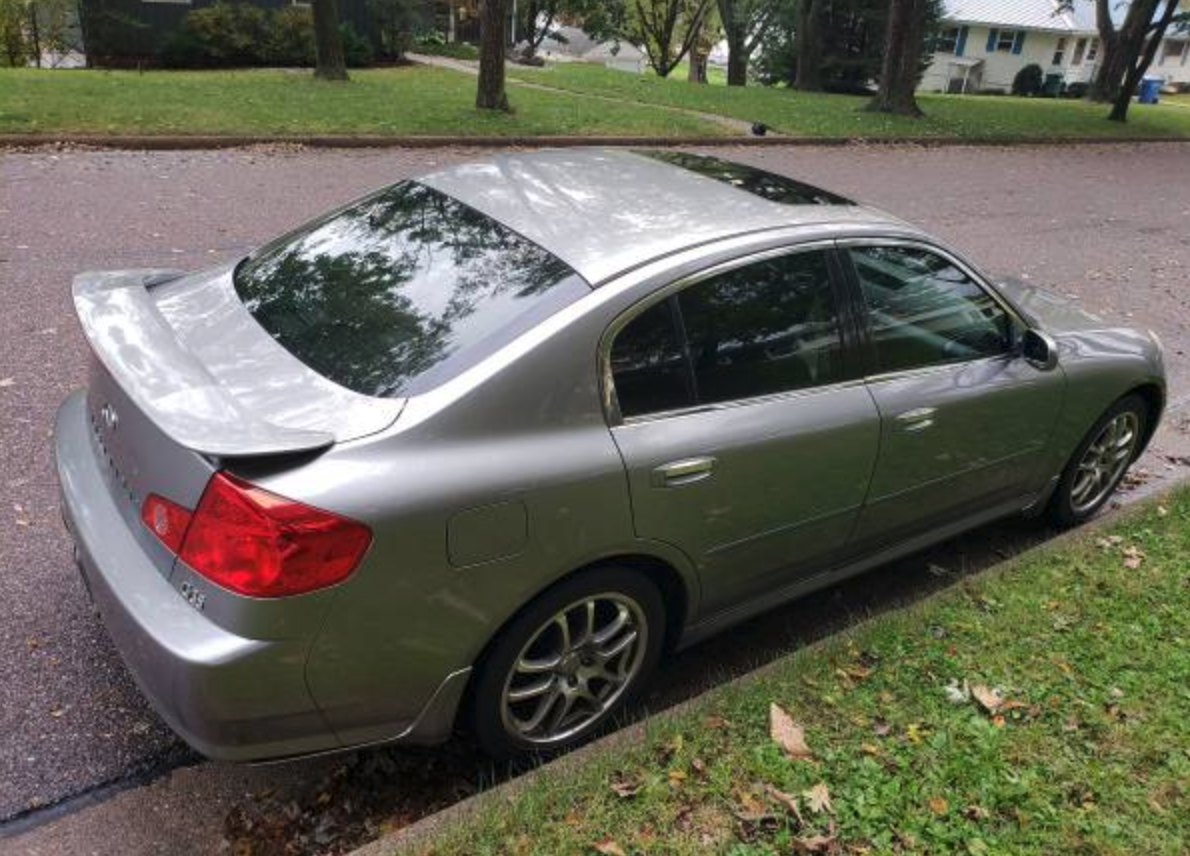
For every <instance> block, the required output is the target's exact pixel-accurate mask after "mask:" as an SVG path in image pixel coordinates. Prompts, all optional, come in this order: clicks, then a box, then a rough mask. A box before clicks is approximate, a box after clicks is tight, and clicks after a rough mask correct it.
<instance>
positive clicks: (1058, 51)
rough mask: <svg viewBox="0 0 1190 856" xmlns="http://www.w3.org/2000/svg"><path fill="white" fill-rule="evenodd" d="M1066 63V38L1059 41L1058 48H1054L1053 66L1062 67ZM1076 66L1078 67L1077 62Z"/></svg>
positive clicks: (1063, 37)
mask: <svg viewBox="0 0 1190 856" xmlns="http://www.w3.org/2000/svg"><path fill="white" fill-rule="evenodd" d="M1065 61H1066V37H1065V36H1062V37H1061V38H1060V39H1058V46H1057V47H1056V48H1054V61H1053V62H1052V63H1051V65H1061V64H1062V63H1063V62H1065ZM1075 65H1078V63H1077V62H1076V63H1075Z"/></svg>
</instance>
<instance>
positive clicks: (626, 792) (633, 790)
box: [612, 779, 643, 800]
mask: <svg viewBox="0 0 1190 856" xmlns="http://www.w3.org/2000/svg"><path fill="white" fill-rule="evenodd" d="M642 787H643V785H642V784H641V783H640V782H639V781H637V782H627V781H624V780H622V779H617V780H616V781H614V782H612V792H613V793H615V795H616V796H618V797H619V798H620V799H625V800H626V799H631V798H632V797H634V796H636V795H637V794H638V793H640V789H641V788H642Z"/></svg>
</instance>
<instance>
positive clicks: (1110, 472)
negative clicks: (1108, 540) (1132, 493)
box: [1049, 395, 1149, 527]
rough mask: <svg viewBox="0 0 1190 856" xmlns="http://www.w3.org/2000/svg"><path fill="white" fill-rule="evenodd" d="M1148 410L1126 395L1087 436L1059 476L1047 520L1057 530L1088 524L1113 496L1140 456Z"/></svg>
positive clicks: (1136, 399) (1104, 415)
mask: <svg viewBox="0 0 1190 856" xmlns="http://www.w3.org/2000/svg"><path fill="white" fill-rule="evenodd" d="M1148 422H1149V408H1148V405H1147V404H1146V403H1145V400H1144V399H1143V398H1141V397H1140V396H1139V395H1126V396H1124V397H1123V398H1121V399H1120V400H1119V401H1117V402H1116V403H1115V404H1113V405H1112V406H1111V407H1110V408H1108V410H1107V412H1106V413H1104V414H1103V416H1101V417H1099V421H1097V422H1096V423H1095V425H1094V426H1093V427H1092V428H1091V430H1090V431H1089V432H1087V436H1086V437H1084V438H1083V441H1082V443H1080V444H1079V447H1078V448H1077V449H1076V450H1075V452H1074V454H1073V455H1072V456H1071V458H1070V462H1069V463H1068V464H1067V465H1066V469H1065V470H1064V471H1063V472H1062V478H1061V479H1060V480H1059V482H1058V487H1057V489H1056V490H1055V491H1054V496H1053V498H1052V499H1051V500H1050V506H1049V517H1050V519H1051V520H1052V521H1053V522H1054V523H1056V524H1057V525H1059V526H1062V527H1070V526H1077V525H1079V524H1080V523H1083V522H1085V521H1087V520H1089V519H1090V518H1091V517H1093V516H1094V515H1095V513H1096V512H1098V511H1099V509H1100V508H1102V507H1103V504H1104V503H1106V502H1107V500H1108V499H1109V498H1110V497H1111V495H1112V494H1113V493H1115V491H1116V488H1117V487H1119V485H1120V482H1121V481H1122V480H1123V478H1124V473H1126V472H1127V471H1128V467H1129V465H1131V464H1132V462H1133V461H1134V460H1135V459H1136V457H1137V456H1138V455H1139V454H1140V450H1141V444H1142V443H1143V441H1144V437H1145V436H1146V433H1145V432H1146V431H1147V430H1148Z"/></svg>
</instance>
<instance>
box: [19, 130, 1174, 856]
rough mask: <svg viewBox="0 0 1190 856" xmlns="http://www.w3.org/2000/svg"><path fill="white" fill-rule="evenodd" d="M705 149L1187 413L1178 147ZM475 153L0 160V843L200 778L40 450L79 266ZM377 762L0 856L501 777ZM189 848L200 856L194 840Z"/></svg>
mask: <svg viewBox="0 0 1190 856" xmlns="http://www.w3.org/2000/svg"><path fill="white" fill-rule="evenodd" d="M708 151H715V152H716V153H720V154H725V155H727V156H729V157H733V158H736V159H738V160H743V161H748V162H751V163H755V164H758V165H762V166H765V167H767V168H770V169H774V170H777V171H781V172H787V173H789V174H792V175H795V176H797V177H799V178H803V179H806V180H809V181H812V182H815V183H820V184H823V185H825V186H828V187H831V188H832V189H835V190H838V191H841V192H843V193H846V194H850V195H853V196H855V197H857V198H860V199H863V200H865V201H869V202H872V203H874V204H876V205H878V206H880V207H883V208H886V209H889V210H892V211H895V212H896V213H897V214H898V215H900V216H903V217H905V218H906V219H909V220H913V221H915V222H919V223H922V224H923V225H925V226H927V227H928V228H930V229H932V230H933V231H934V232H936V233H938V234H939V235H941V236H942V237H944V238H946V239H947V240H949V241H951V242H953V243H954V244H955V245H956V246H958V247H961V248H964V249H965V250H966V251H967V252H968V253H969V255H970V257H971V258H972V259H973V260H974V261H976V262H977V263H978V264H980V265H981V266H982V267H984V268H985V269H986V270H989V271H993V272H999V273H1004V274H1010V275H1014V276H1024V277H1027V278H1029V279H1031V280H1033V281H1035V282H1040V283H1046V284H1050V285H1053V286H1055V287H1056V288H1057V290H1058V291H1060V292H1062V293H1065V294H1067V295H1070V296H1073V297H1075V298H1077V299H1078V300H1079V301H1080V303H1081V304H1082V305H1084V306H1085V307H1087V308H1088V309H1091V310H1093V311H1096V312H1100V313H1102V314H1103V315H1105V316H1107V317H1108V318H1110V319H1113V320H1119V321H1126V322H1128V323H1131V324H1134V325H1137V326H1144V327H1150V328H1152V329H1154V330H1156V331H1157V332H1158V333H1159V335H1160V336H1161V337H1162V339H1163V340H1164V341H1165V343H1166V347H1167V350H1168V354H1169V360H1170V366H1169V368H1170V373H1171V398H1172V399H1174V400H1175V401H1185V400H1186V399H1187V398H1190V364H1188V362H1187V360H1186V357H1185V354H1186V349H1187V348H1188V347H1190V305H1188V298H1187V297H1186V294H1187V291H1186V285H1187V280H1188V279H1190V229H1188V228H1187V223H1190V183H1188V182H1186V181H1184V180H1182V181H1179V180H1178V177H1180V176H1184V175H1185V164H1186V157H1187V154H1188V153H1190V152H1188V147H1187V146H1186V145H1179V144H1167V145H1144V146H1128V145H1124V146H1086V147H1079V146H1073V147H1066V148H1057V147H1037V148H1014V149H1007V148H987V149H982V148H970V147H960V148H930V149H925V148H918V147H886V146H879V147H846V148H796V149H777V148H772V149H746V148H732V147H725V148H718V149H708ZM476 154H477V153H476V152H475V151H474V150H466V149H450V150H435V151H425V150H378V151H364V150H360V151H317V152H314V151H306V150H300V149H288V148H285V147H263V148H260V149H247V150H224V151H210V152H153V153H127V152H109V151H105V152H70V151H63V152H52V151H40V152H31V153H15V154H14V153H9V154H0V283H2V284H3V290H2V292H0V300H2V301H3V304H2V311H0V413H3V419H0V450H2V451H0V484H2V485H3V488H4V490H5V492H6V497H5V502H4V504H3V506H0V570H2V571H3V572H4V575H5V580H6V597H5V598H4V599H3V601H2V602H0V685H2V686H4V687H5V692H4V694H3V698H4V702H3V705H0V824H2V823H3V822H4V821H6V820H11V819H13V818H15V817H18V816H20V815H23V814H26V813H28V812H30V811H32V810H36V809H38V808H39V807H41V806H46V805H50V804H54V803H58V802H60V801H62V800H67V799H70V798H72V797H76V796H77V795H80V794H85V793H88V792H90V791H92V790H93V789H95V788H96V787H98V786H100V785H103V784H104V783H111V782H116V783H129V782H136V781H137V780H138V779H137V777H139V776H152V775H156V774H161V773H166V772H167V771H169V770H173V769H175V768H178V767H179V766H182V765H187V764H197V761H196V759H194V758H193V757H192V756H190V755H189V753H188V752H187V751H186V750H185V749H184V748H183V747H181V746H180V745H179V744H178V743H177V741H176V739H175V738H174V737H173V736H172V735H171V734H170V733H169V732H168V730H167V729H165V727H164V726H163V725H162V724H161V723H160V722H159V720H158V719H157V717H156V716H155V715H154V714H153V713H152V711H151V710H149V709H148V707H147V705H146V704H145V703H144V701H143V700H142V699H141V698H140V696H139V694H138V693H137V691H136V689H135V687H133V685H132V683H131V681H130V680H129V679H128V677H127V675H126V672H125V671H124V668H123V666H122V665H121V664H120V662H119V659H118V657H117V656H116V655H115V653H114V651H113V650H112V648H111V646H110V644H109V643H108V641H107V639H106V636H105V635H104V632H103V629H102V627H101V625H100V624H99V623H98V621H97V620H96V619H95V617H94V616H93V615H92V613H91V611H90V608H89V607H88V605H87V602H86V599H85V596H84V592H83V589H82V586H81V584H80V583H79V582H78V580H77V578H76V576H75V573H74V570H73V566H72V564H71V560H70V547H69V542H68V539H67V537H66V535H65V533H64V531H63V530H62V527H61V524H60V522H59V514H58V507H57V498H56V485H55V483H54V479H53V475H52V462H51V454H50V439H49V430H50V425H51V424H52V417H53V412H54V409H55V408H56V406H57V404H58V402H59V401H60V400H61V399H62V398H63V397H65V395H66V394H67V393H68V392H69V391H70V390H71V389H73V388H75V387H77V386H79V385H81V384H82V383H83V382H84V370H85V365H86V353H85V346H84V344H83V342H82V340H81V336H80V335H79V333H78V331H77V329H76V326H75V324H74V321H73V319H72V316H71V313H70V306H69V282H70V278H71V276H73V275H74V274H75V273H77V272H78V271H80V270H84V269H88V268H110V267H134V266H170V267H175V266H176V267H183V268H189V267H199V266H205V265H208V264H213V263H215V262H217V261H221V260H224V259H228V258H231V257H234V256H236V255H237V254H240V253H242V252H244V251H245V250H246V249H247V248H249V247H250V246H252V245H254V244H256V243H258V242H260V241H262V240H264V239H266V238H268V237H271V236H272V235H274V234H276V233H278V232H280V231H282V230H284V229H287V228H289V227H290V226H293V225H295V224H296V223H298V222H300V221H302V220H303V219H305V218H307V217H309V216H312V215H314V214H316V213H319V212H321V211H322V210H324V209H326V208H328V207H330V206H332V205H336V204H339V203H341V202H343V201H346V200H347V199H350V198H352V197H353V196H356V195H359V194H361V193H362V192H364V191H365V190H367V189H369V188H372V187H374V186H376V185H379V184H383V183H387V182H391V181H396V180H399V179H401V178H404V177H406V176H409V175H413V174H416V173H417V172H420V171H423V170H427V169H431V168H433V167H435V166H439V165H442V164H445V163H449V162H455V161H458V160H461V159H464V158H467V157H471V156H475V155H476ZM1187 433H1190V418H1188V416H1187V414H1186V413H1185V412H1178V413H1174V414H1172V415H1171V418H1170V419H1169V420H1167V423H1166V425H1165V426H1164V428H1163V430H1162V432H1161V434H1160V435H1159V437H1158V439H1157V442H1156V444H1155V446H1154V448H1153V449H1152V450H1151V451H1150V453H1149V454H1148V455H1147V456H1146V458H1145V460H1144V461H1143V462H1142V464H1141V468H1142V473H1144V474H1142V475H1141V476H1140V478H1139V479H1138V482H1143V483H1144V484H1142V485H1139V487H1140V488H1141V490H1142V491H1143V490H1145V489H1148V488H1151V487H1154V486H1156V485H1159V484H1161V483H1163V482H1166V481H1169V480H1171V479H1173V478H1175V477H1177V476H1179V475H1182V474H1184V473H1185V472H1186V471H1187V468H1186V466H1185V464H1186V462H1187V461H1188V460H1190V458H1187V457H1186V456H1187V454H1188V453H1190V442H1188V441H1187ZM1043 536H1044V533H1040V532H1038V530H1036V529H1035V528H1030V527H1024V526H1021V525H1019V524H1014V523H1008V524H1004V525H1002V526H998V527H992V528H991V529H988V530H981V532H979V533H975V534H974V535H971V536H967V537H966V538H963V539H959V540H958V541H956V542H952V543H951V544H949V545H946V546H945V547H944V548H941V549H940V550H937V551H931V553H930V554H928V555H924V556H920V557H914V559H912V560H909V561H908V562H906V563H902V565H903V566H902V565H898V567H897V568H895V569H893V568H890V569H887V572H884V573H879V574H875V575H872V576H870V577H868V578H866V579H865V580H861V581H860V582H859V583H853V584H851V585H848V586H845V587H843V588H841V589H838V590H834V591H832V592H825V593H822V594H821V595H818V596H815V597H814V598H811V599H809V600H807V601H803V602H802V603H800V604H796V605H794V606H792V607H790V608H788V609H783V610H779V611H778V612H776V613H774V614H772V615H770V616H767V617H766V618H764V619H762V620H760V621H759V622H757V623H756V624H755V625H750V626H749V628H748V629H747V632H746V633H743V632H737V633H735V634H732V635H729V636H728V637H724V638H723V639H721V640H720V641H719V643H718V644H714V643H713V642H712V643H711V644H708V645H704V646H699V647H697V648H695V649H693V650H692V652H690V653H689V654H688V655H685V656H684V657H682V658H681V659H679V660H678V662H676V663H675V664H674V666H673V668H672V669H670V670H668V673H669V674H668V676H667V680H666V681H665V682H664V684H663V686H662V687H661V688H660V689H659V691H658V694H657V695H656V696H655V697H654V698H652V699H650V700H649V706H650V707H653V708H656V707H660V706H664V705H666V704H670V703H672V702H673V701H675V700H678V699H681V698H685V697H689V696H690V695H692V694H694V693H696V692H697V691H698V690H699V689H701V688H704V687H706V686H707V685H709V684H711V683H713V682H716V681H718V680H721V679H722V678H723V677H725V676H728V675H732V674H738V673H740V672H742V671H745V670H747V669H748V668H750V667H752V666H754V665H756V664H758V663H762V662H766V661H767V660H771V659H772V658H774V657H776V656H779V655H780V654H782V653H785V652H787V651H789V650H791V649H792V648H795V647H797V646H799V645H802V644H804V643H805V641H806V640H807V639H811V638H816V637H818V636H821V635H822V634H824V633H826V632H829V631H830V630H831V629H833V628H837V627H839V626H842V625H846V624H847V623H849V621H851V620H853V617H854V616H855V615H857V614H863V613H865V612H868V611H871V610H878V609H883V608H887V607H888V606H889V605H892V604H896V603H899V602H902V601H903V600H904V599H905V598H909V597H915V596H918V594H920V592H922V591H928V590H930V589H931V588H936V587H938V586H939V585H944V584H947V583H948V581H953V579H954V577H955V576H956V575H958V574H961V573H966V572H968V571H970V570H971V569H973V568H977V567H980V566H986V564H988V563H990V562H994V561H996V559H997V557H1002V556H1003V555H1010V554H1012V553H1015V552H1017V551H1019V549H1021V548H1022V547H1023V546H1027V545H1028V544H1030V543H1034V542H1035V541H1036V540H1037V539H1038V538H1040V537H1043ZM937 568H941V569H943V570H942V573H938V572H937V571H936V570H935V569H937ZM384 757H386V758H390V759H391V760H392V764H395V765H396V766H395V767H393V768H389V769H382V770H379V771H377V770H376V769H374V768H375V766H376V762H375V761H374V760H372V761H368V760H365V761H362V762H361V761H359V760H354V761H353V760H351V758H356V759H358V756H350V758H349V759H347V760H343V759H340V760H339V761H335V762H327V761H325V760H324V761H318V762H300V763H294V764H289V765H285V766H283V767H276V768H265V769H264V770H263V771H260V770H255V771H245V770H243V769H240V768H227V767H222V766H220V765H213V764H206V763H201V764H197V765H196V766H192V767H190V768H189V769H185V770H182V771H180V772H173V773H169V774H167V775H165V776H164V777H163V778H160V779H158V781H157V783H156V784H155V785H152V786H150V787H151V788H154V789H156V790H154V791H152V793H153V794H154V795H155V796H154V800H153V802H152V804H153V805H156V806H158V807H159V810H158V811H157V812H154V813H145V812H138V811H137V810H136V809H135V805H136V803H135V802H134V801H132V800H133V795H134V794H136V793H138V791H129V792H128V793H127V794H124V795H121V796H119V797H116V798H114V799H113V800H109V802H108V803H107V805H123V806H125V807H126V810H125V811H124V813H123V815H115V816H114V817H108V820H106V821H105V825H106V827H107V828H108V829H109V830H110V829H111V828H114V827H113V824H115V823H118V822H119V821H118V818H119V817H123V822H124V823H125V824H126V829H121V834H120V835H119V836H116V837H114V839H113V840H112V841H111V842H109V843H108V844H107V845H105V844H104V842H102V841H95V840H92V841H90V842H87V841H84V840H81V839H73V838H71V837H70V835H69V834H68V828H69V827H68V825H69V824H70V823H77V822H79V819H80V818H81V817H83V816H85V815H86V816H91V817H95V816H96V815H95V814H93V813H91V814H89V812H93V811H94V810H87V811H84V812H79V813H77V814H75V815H73V816H71V817H68V818H65V819H63V820H59V821H57V822H56V823H53V824H50V825H48V826H43V827H41V829H40V830H36V831H34V832H31V833H29V834H28V835H26V836H23V837H20V838H9V839H7V840H3V839H0V852H9V848H15V849H14V850H13V851H12V852H19V853H51V852H101V853H105V852H112V853H115V852H119V853H134V852H155V851H154V850H152V849H150V848H152V847H155V846H163V845H160V844H154V842H155V841H156V842H164V841H166V840H168V841H171V842H173V843H174V844H175V845H178V846H175V847H174V849H172V850H165V849H162V850H160V851H157V852H204V851H205V850H207V849H210V851H211V852H215V851H216V850H217V849H218V847H219V846H222V840H223V838H224V837H225V835H224V834H225V830H226V828H231V833H230V834H231V835H232V837H234V835H235V834H237V830H238V829H239V827H236V826H235V824H234V823H232V824H231V826H230V827H225V825H224V823H223V822H220V821H219V820H218V819H219V818H223V819H227V818H228V817H230V816H232V815H233V814H234V812H235V811H237V810H239V811H241V813H242V812H248V813H249V814H250V813H251V812H253V811H257V810H260V811H262V812H264V811H267V810H269V809H271V808H275V807H276V806H279V805H283V804H284V803H282V802H279V801H281V800H282V799H285V800H290V799H291V800H292V801H293V802H294V804H295V805H297V806H298V808H299V810H304V808H303V807H304V806H305V805H306V804H307V801H308V802H309V804H311V805H312V804H314V802H315V801H316V800H317V798H318V792H317V791H318V789H319V788H324V787H330V788H339V789H340V790H337V791H335V793H336V794H337V795H341V794H347V795H348V796H350V795H353V794H358V793H363V792H364V791H365V790H366V789H368V788H371V789H373V790H374V789H375V785H376V783H377V782H378V781H381V780H384V781H388V782H389V783H390V784H389V788H388V791H387V793H385V794H383V795H382V796H383V799H382V800H380V802H378V803H377V804H376V806H375V810H374V816H372V817H370V818H369V822H370V823H373V824H378V823H382V822H385V821H387V822H396V823H400V822H406V821H408V820H410V819H413V818H414V817H416V816H418V815H419V814H423V813H425V811H427V810H429V809H431V808H433V807H436V806H439V805H442V804H446V803H449V802H450V801H452V800H454V799H457V798H458V797H459V796H460V795H465V794H466V793H469V792H471V791H473V790H475V789H476V788H477V787H478V786H479V784H480V783H481V782H483V781H486V780H488V779H489V777H491V776H492V775H493V771H490V770H484V769H479V768H478V765H477V763H476V762H475V761H474V760H473V758H472V757H471V756H470V755H469V753H468V752H467V751H466V747H453V748H452V749H450V750H448V751H446V752H444V753H432V754H427V753H417V752H393V753H385V755H384ZM386 763H387V762H386ZM381 766H383V765H381ZM426 770H428V771H429V774H428V775H427V774H426V773H425V771H426ZM344 771H345V772H344ZM394 783H395V784H394ZM353 788H356V789H357V790H352V789H353ZM249 794H252V795H255V796H252V797H249V796H248V795H249ZM261 794H265V796H263V797H262V796H261ZM128 806H132V807H128ZM100 808H103V807H102V806H101V807H100ZM105 817H107V816H106V815H105ZM394 819H395V820H394ZM344 822H346V821H344ZM352 822H355V821H354V820H353V821H352ZM360 822H361V823H362V821H360ZM202 826H206V827H207V828H206V830H205V832H204V837H203V840H202V842H196V841H194V840H193V839H192V838H189V837H188V836H191V835H192V834H193V832H194V830H195V829H198V828H200V827H202ZM136 829H140V830H141V834H140V836H139V837H137V836H136V835H134V834H133V832H134V831H135V830H136ZM125 832H127V836H126V835H125ZM2 834H3V827H2V826H0V835H2ZM55 842H57V844H60V845H62V846H61V847H60V848H58V849H55V845H54V843H55ZM71 842H74V843H71ZM136 842H140V845H143V847H142V846H140V845H136ZM182 842H188V843H186V844H185V846H182V844H181V843H182ZM75 844H77V845H78V846H77V848H76V846H75ZM134 845H136V846H134ZM105 847H110V848H111V849H105ZM39 848H40V849H39Z"/></svg>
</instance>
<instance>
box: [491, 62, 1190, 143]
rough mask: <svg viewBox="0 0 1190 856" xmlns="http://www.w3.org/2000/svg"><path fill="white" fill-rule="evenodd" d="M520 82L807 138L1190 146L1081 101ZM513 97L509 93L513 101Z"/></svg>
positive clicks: (1176, 120)
mask: <svg viewBox="0 0 1190 856" xmlns="http://www.w3.org/2000/svg"><path fill="white" fill-rule="evenodd" d="M511 74H512V76H513V77H515V78H517V79H519V80H527V81H536V82H539V83H544V84H548V85H550V86H555V87H558V88H560V89H567V90H571V91H574V92H586V93H596V94H600V95H609V96H614V97H618V98H622V99H624V100H625V101H637V102H640V103H644V104H662V105H667V106H671V107H682V108H686V109H690V110H698V111H701V112H705V113H715V114H718V115H721V116H729V117H731V118H734V119H742V120H744V121H746V122H764V123H765V124H767V125H768V126H769V127H770V128H772V129H773V130H774V131H777V132H779V133H784V134H792V135H795V136H810V137H864V138H889V137H953V138H961V139H971V138H974V139H1005V138H1010V139H1012V138H1028V139H1042V140H1044V139H1056V138H1061V139H1089V138H1095V137H1130V136H1136V137H1170V138H1190V115H1188V114H1186V112H1185V111H1183V110H1177V109H1173V108H1171V107H1169V106H1164V105H1158V106H1155V107H1146V106H1142V105H1135V106H1134V107H1133V108H1132V110H1131V111H1130V112H1129V121H1128V123H1127V124H1125V125H1121V124H1118V123H1116V122H1108V121H1107V119H1106V116H1107V113H1108V108H1107V107H1105V106H1104V105H1101V104H1089V103H1086V102H1083V101H1072V100H1053V99H1045V98H1014V97H1010V96H975V95H969V96H960V95H929V94H923V95H921V96H920V98H919V102H920V104H921V108H922V110H924V111H925V114H926V118H925V119H922V120H920V121H915V120H912V119H905V118H900V117H893V116H887V115H882V114H873V113H868V112H866V111H864V110H863V107H864V106H865V105H866V104H867V99H866V98H859V97H855V96H850V95H827V94H821V93H806V92H796V91H793V90H790V89H785V88H775V87H761V86H748V87H745V88H742V89H740V88H734V87H732V88H728V87H726V86H697V85H691V84H689V83H687V82H686V81H685V79H684V78H679V77H678V76H677V73H676V72H675V74H674V75H673V76H671V77H670V78H669V79H662V78H660V77H657V76H656V75H655V74H652V73H646V74H642V75H635V74H627V73H625V72H622V71H614V70H612V69H607V68H603V67H601V66H595V65H587V64H583V63H567V64H558V65H553V66H547V67H545V68H543V69H528V68H518V69H514V70H512V71H511ZM516 95H517V93H516V92H514V93H513V97H514V98H515V96H516Z"/></svg>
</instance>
